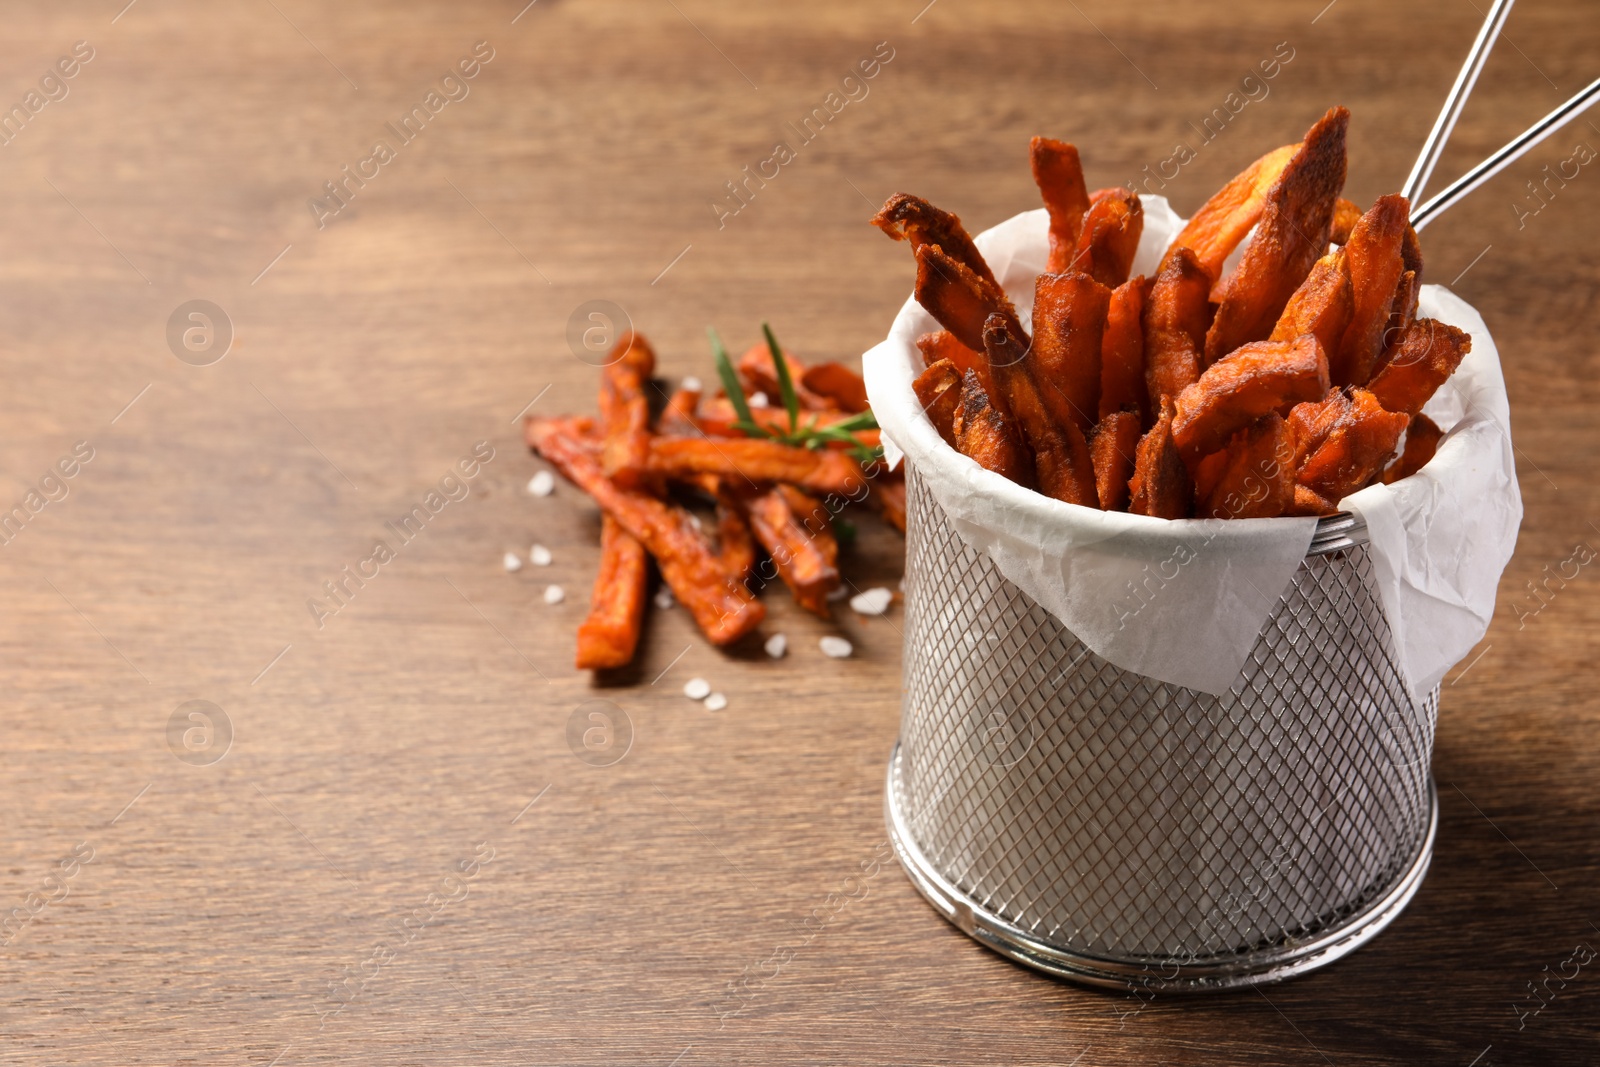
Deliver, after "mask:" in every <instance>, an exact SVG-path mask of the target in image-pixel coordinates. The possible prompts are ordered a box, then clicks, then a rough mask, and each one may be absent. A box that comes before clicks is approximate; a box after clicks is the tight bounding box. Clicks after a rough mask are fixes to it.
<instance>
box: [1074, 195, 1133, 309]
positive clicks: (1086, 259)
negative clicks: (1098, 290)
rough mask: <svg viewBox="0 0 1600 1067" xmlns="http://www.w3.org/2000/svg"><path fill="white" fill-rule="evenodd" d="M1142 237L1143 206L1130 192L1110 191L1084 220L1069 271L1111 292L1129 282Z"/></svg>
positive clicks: (1090, 209) (1093, 206)
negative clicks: (1081, 275) (1078, 272)
mask: <svg viewBox="0 0 1600 1067" xmlns="http://www.w3.org/2000/svg"><path fill="white" fill-rule="evenodd" d="M1142 233H1144V205H1143V204H1141V203H1140V202H1139V194H1138V193H1135V192H1133V191H1132V190H1130V189H1113V190H1112V191H1111V192H1110V193H1109V194H1107V195H1106V196H1104V197H1102V198H1101V199H1099V200H1096V201H1095V202H1094V203H1093V204H1091V205H1090V207H1089V213H1088V214H1087V215H1085V216H1084V217H1083V227H1082V229H1080V230H1079V231H1078V243H1077V244H1076V245H1075V246H1074V247H1073V251H1072V266H1071V268H1070V269H1071V270H1075V271H1082V272H1083V273H1085V274H1087V275H1089V276H1090V277H1092V278H1093V279H1094V280H1095V281H1097V282H1099V283H1100V284H1101V285H1104V286H1106V287H1107V288H1111V287H1113V286H1118V285H1121V284H1122V283H1123V282H1125V281H1127V280H1128V270H1129V268H1130V267H1132V266H1133V256H1134V253H1135V252H1137V251H1138V250H1139V235H1140V234H1142Z"/></svg>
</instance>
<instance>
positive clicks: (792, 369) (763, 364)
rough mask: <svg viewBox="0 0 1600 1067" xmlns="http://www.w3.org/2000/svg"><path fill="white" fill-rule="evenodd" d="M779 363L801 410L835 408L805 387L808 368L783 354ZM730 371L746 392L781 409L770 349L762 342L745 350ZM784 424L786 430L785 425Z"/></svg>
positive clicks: (780, 394)
mask: <svg viewBox="0 0 1600 1067" xmlns="http://www.w3.org/2000/svg"><path fill="white" fill-rule="evenodd" d="M783 362H784V365H785V366H786V367H788V369H789V380H790V381H791V382H793V383H794V393H795V397H796V399H798V400H799V401H800V407H801V408H802V409H803V410H805V411H823V410H826V409H828V408H833V407H836V406H837V405H835V404H834V403H833V401H831V400H829V399H828V398H827V397H825V396H822V395H821V394H820V393H817V392H814V391H813V390H811V389H808V388H806V386H805V383H804V378H805V375H806V371H807V370H808V369H809V368H807V366H806V365H805V364H804V363H802V362H801V361H800V360H799V359H798V358H796V357H795V356H793V355H791V354H790V353H788V352H784V354H783ZM734 369H735V370H736V371H738V372H739V380H740V381H742V382H743V383H744V386H745V391H746V392H750V393H761V394H762V395H764V396H765V397H766V398H767V400H768V402H769V403H771V404H772V406H773V408H775V409H777V410H779V411H782V410H783V400H782V396H783V390H782V389H781V387H780V386H779V385H778V372H777V371H776V370H774V369H773V366H772V349H770V348H768V347H767V344H766V342H765V341H762V342H760V343H758V344H753V345H751V346H750V347H749V348H747V349H745V352H744V355H742V356H740V357H739V362H738V363H736V364H735V365H734ZM786 417H787V415H786ZM784 425H785V428H786V429H787V426H788V424H787V422H785V424H784Z"/></svg>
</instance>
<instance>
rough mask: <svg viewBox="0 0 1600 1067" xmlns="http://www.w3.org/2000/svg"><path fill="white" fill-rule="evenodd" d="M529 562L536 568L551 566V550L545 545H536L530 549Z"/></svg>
mask: <svg viewBox="0 0 1600 1067" xmlns="http://www.w3.org/2000/svg"><path fill="white" fill-rule="evenodd" d="M528 562H529V563H531V564H533V565H534V566H535V567H548V566H550V550H549V549H548V548H546V547H544V546H543V545H534V546H533V547H532V548H530V549H528Z"/></svg>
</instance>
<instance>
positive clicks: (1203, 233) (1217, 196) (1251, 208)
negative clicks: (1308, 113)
mask: <svg viewBox="0 0 1600 1067" xmlns="http://www.w3.org/2000/svg"><path fill="white" fill-rule="evenodd" d="M1300 148H1301V146H1300V145H1298V144H1286V145H1284V146H1283V147H1282V148H1275V149H1273V150H1272V151H1271V152H1268V153H1267V154H1266V155H1264V156H1262V157H1261V158H1260V159H1258V160H1256V161H1255V162H1254V163H1252V164H1250V165H1249V166H1248V167H1246V168H1245V169H1244V170H1243V171H1241V172H1240V173H1239V174H1238V175H1237V176H1236V177H1235V178H1234V179H1233V180H1232V181H1230V182H1228V184H1227V185H1224V186H1223V187H1222V188H1221V189H1218V190H1217V191H1216V192H1215V193H1214V194H1212V197H1211V199H1210V200H1207V201H1206V202H1205V203H1204V204H1203V205H1201V207H1200V210H1199V211H1196V212H1195V213H1194V218H1192V219H1190V220H1189V222H1188V224H1187V225H1185V226H1184V228H1183V230H1182V232H1180V233H1179V234H1178V236H1177V238H1176V239H1175V240H1174V241H1173V242H1172V247H1171V248H1170V249H1169V250H1168V251H1167V254H1166V256H1165V257H1163V258H1162V260H1161V266H1162V267H1165V266H1166V265H1167V260H1169V259H1171V258H1172V254H1173V252H1174V251H1176V250H1177V249H1179V248H1187V249H1189V250H1191V252H1192V253H1193V254H1194V256H1195V258H1196V259H1197V260H1198V261H1199V263H1200V266H1201V267H1202V268H1203V269H1204V270H1205V272H1206V276H1207V277H1208V278H1210V279H1211V282H1212V284H1215V283H1216V281H1217V279H1218V278H1220V277H1221V276H1222V264H1223V263H1224V262H1225V261H1226V260H1227V258H1228V256H1229V255H1231V254H1232V253H1233V250H1234V249H1235V248H1237V247H1239V242H1240V241H1243V240H1244V239H1245V236H1246V235H1247V234H1248V233H1249V232H1250V228H1251V227H1252V226H1254V225H1255V224H1256V223H1257V222H1259V221H1260V219H1261V213H1262V211H1264V210H1265V209H1266V206H1267V192H1268V190H1270V189H1271V188H1272V187H1273V186H1274V185H1276V184H1277V183H1278V178H1279V177H1280V176H1281V175H1282V174H1283V170H1284V168H1285V167H1287V166H1288V165H1289V160H1291V159H1293V158H1294V156H1295V153H1296V152H1299V151H1300Z"/></svg>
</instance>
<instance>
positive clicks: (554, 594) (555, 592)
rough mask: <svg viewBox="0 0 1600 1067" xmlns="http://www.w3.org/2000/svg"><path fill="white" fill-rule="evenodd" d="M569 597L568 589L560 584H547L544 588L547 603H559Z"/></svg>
mask: <svg viewBox="0 0 1600 1067" xmlns="http://www.w3.org/2000/svg"><path fill="white" fill-rule="evenodd" d="M565 599H567V591H566V590H565V589H563V588H561V587H560V586H559V585H547V586H545V588H544V602H545V603H546V604H559V603H561V602H562V601H563V600H565Z"/></svg>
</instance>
